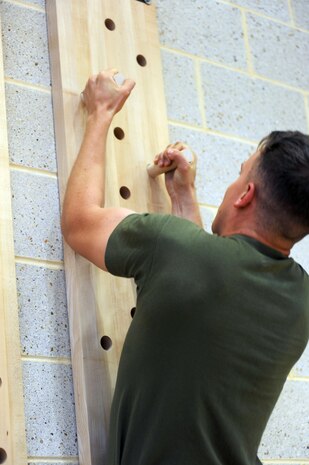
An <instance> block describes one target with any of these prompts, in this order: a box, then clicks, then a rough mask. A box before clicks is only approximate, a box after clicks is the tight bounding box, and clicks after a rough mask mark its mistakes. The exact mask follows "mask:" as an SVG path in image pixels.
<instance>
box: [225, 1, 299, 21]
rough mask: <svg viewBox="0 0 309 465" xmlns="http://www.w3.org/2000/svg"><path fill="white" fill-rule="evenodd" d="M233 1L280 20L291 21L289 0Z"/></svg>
mask: <svg viewBox="0 0 309 465" xmlns="http://www.w3.org/2000/svg"><path fill="white" fill-rule="evenodd" d="M233 3H234V4H235V5H239V6H243V7H245V8H249V9H251V10H254V11H256V12H257V13H261V14H263V15H266V16H271V17H273V18H275V19H279V20H280V21H286V22H289V21H290V14H289V7H288V0H271V2H270V1H269V0H233Z"/></svg>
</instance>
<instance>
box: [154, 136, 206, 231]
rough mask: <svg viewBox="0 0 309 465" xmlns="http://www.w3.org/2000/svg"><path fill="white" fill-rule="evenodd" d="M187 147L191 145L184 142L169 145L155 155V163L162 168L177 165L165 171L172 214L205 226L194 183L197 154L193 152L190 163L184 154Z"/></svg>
mask: <svg viewBox="0 0 309 465" xmlns="http://www.w3.org/2000/svg"><path fill="white" fill-rule="evenodd" d="M185 149H189V147H188V146H187V145H186V144H184V143H182V142H176V143H175V144H171V145H168V146H167V147H166V149H165V150H164V151H163V152H161V153H160V154H159V155H157V156H156V157H155V159H154V164H155V165H158V166H160V167H162V168H163V167H168V166H170V165H171V164H175V165H176V168H175V169H173V170H172V171H168V172H167V173H165V185H166V189H167V192H168V194H169V196H170V198H171V202H172V214H173V215H175V216H179V217H182V218H186V219H188V220H190V221H193V222H194V223H196V224H198V225H199V226H203V223H202V219H201V216H200V212H199V206H198V203H197V200H196V192H195V185H194V181H195V175H196V155H195V154H194V153H193V152H192V155H193V162H192V163H190V162H189V161H188V160H187V159H186V157H185V156H184V154H183V150H185Z"/></svg>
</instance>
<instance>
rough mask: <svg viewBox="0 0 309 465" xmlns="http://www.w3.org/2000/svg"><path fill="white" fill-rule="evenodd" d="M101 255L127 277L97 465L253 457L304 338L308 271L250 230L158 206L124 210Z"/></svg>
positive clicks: (308, 327)
mask: <svg viewBox="0 0 309 465" xmlns="http://www.w3.org/2000/svg"><path fill="white" fill-rule="evenodd" d="M105 259H106V265H107V268H108V270H109V271H110V272H111V273H113V274H115V275H118V276H127V277H134V279H135V282H136V284H137V304H136V313H135V316H134V318H133V321H132V324H131V326H130V328H129V331H128V334H127V337H126V340H125V343H124V347H123V351H122V355H121V360H120V365H119V371H118V378H117V383H116V389H115V395H114V399H113V405H112V413H111V424H110V437H109V452H108V461H107V463H108V465H120V464H121V465H231V464H233V465H234V464H235V465H254V464H256V463H260V462H259V460H258V458H257V450H258V446H259V443H260V440H261V436H262V433H263V431H264V428H265V426H266V423H267V421H268V418H269V416H270V414H271V412H272V409H273V407H274V405H275V403H276V401H277V399H278V396H279V394H280V392H281V390H282V387H283V384H284V382H285V379H286V377H287V375H288V373H289V371H290V369H291V367H292V366H293V364H294V363H295V362H296V361H297V359H298V358H299V357H300V355H301V354H302V352H303V350H304V348H305V346H306V343H307V341H308V334H309V279H308V275H307V273H306V272H305V271H304V270H303V269H302V267H301V266H300V265H298V264H297V263H295V262H294V260H293V259H292V258H287V257H285V256H284V255H282V254H281V253H280V252H278V251H276V250H274V249H271V248H269V247H267V246H265V245H263V244H261V243H260V242H257V241H255V240H254V239H251V238H249V237H246V236H242V235H235V236H230V237H219V236H216V235H211V234H208V233H206V232H205V231H204V230H203V229H202V228H200V227H198V226H197V225H195V224H193V223H191V222H189V221H187V220H184V219H180V218H177V217H174V216H171V215H157V214H143V215H138V214H133V215H130V216H128V217H127V218H125V219H124V220H123V221H122V222H121V223H120V225H118V226H117V228H116V229H115V231H114V232H113V234H112V235H111V237H110V239H109V242H108V246H107V251H106V257H105ZM129 310H130V309H128V311H129Z"/></svg>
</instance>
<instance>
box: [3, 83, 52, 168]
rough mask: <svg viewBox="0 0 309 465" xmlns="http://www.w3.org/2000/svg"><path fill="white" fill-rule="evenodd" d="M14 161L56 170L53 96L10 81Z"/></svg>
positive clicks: (9, 115) (8, 95) (9, 113)
mask: <svg viewBox="0 0 309 465" xmlns="http://www.w3.org/2000/svg"><path fill="white" fill-rule="evenodd" d="M6 107H7V122H8V139H9V152H10V160H11V162H12V163H16V164H18V165H24V166H30V167H32V168H40V169H43V170H49V171H53V172H56V171H57V166H56V151H55V141H54V125H53V110H52V102H51V95H50V94H46V93H45V92H40V91H37V90H32V89H28V88H26V87H21V86H15V85H13V84H6Z"/></svg>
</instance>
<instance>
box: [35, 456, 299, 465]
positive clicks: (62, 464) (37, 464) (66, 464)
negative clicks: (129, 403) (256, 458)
mask: <svg viewBox="0 0 309 465" xmlns="http://www.w3.org/2000/svg"><path fill="white" fill-rule="evenodd" d="M66 459H67V457H66ZM28 465H78V462H72V461H71V460H70V462H68V461H66V462H35V463H34V462H29V463H28ZM293 465H294V464H293Z"/></svg>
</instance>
